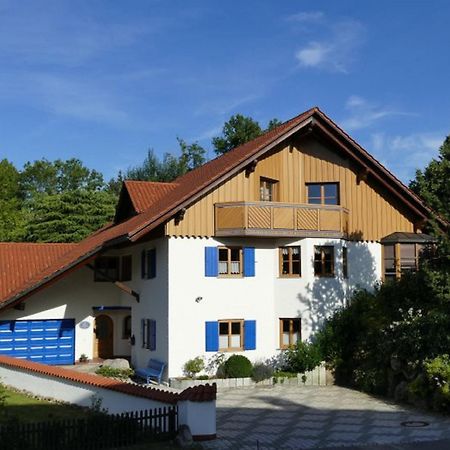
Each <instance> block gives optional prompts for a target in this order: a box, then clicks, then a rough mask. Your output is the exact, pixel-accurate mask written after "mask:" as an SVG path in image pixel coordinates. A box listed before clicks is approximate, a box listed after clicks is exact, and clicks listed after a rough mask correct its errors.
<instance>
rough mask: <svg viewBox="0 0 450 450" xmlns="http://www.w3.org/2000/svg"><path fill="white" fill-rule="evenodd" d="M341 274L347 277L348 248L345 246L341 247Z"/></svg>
mask: <svg viewBox="0 0 450 450" xmlns="http://www.w3.org/2000/svg"><path fill="white" fill-rule="evenodd" d="M342 275H343V276H344V278H348V250H347V247H342Z"/></svg>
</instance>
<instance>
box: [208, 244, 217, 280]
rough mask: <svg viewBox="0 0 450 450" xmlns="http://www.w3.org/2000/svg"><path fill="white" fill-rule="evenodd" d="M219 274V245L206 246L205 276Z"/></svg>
mask: <svg viewBox="0 0 450 450" xmlns="http://www.w3.org/2000/svg"><path fill="white" fill-rule="evenodd" d="M218 275H219V254H218V250H217V247H205V277H217V276H218Z"/></svg>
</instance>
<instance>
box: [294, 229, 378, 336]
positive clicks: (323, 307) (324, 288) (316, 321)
mask: <svg viewBox="0 0 450 450" xmlns="http://www.w3.org/2000/svg"><path fill="white" fill-rule="evenodd" d="M361 235H362V234H361V233H360V232H357V233H352V235H350V236H349V238H348V241H347V242H346V243H345V244H344V246H346V247H347V259H348V265H347V273H348V278H345V277H344V273H343V250H342V247H343V246H337V245H336V243H335V241H329V242H326V243H324V244H322V245H330V246H334V276H333V277H324V276H315V277H314V281H313V282H312V283H308V284H307V285H306V288H305V290H306V293H305V294H303V293H299V294H298V295H297V298H298V300H299V302H300V304H301V305H302V307H301V308H300V309H299V310H298V312H297V313H298V317H302V319H304V320H307V323H309V325H310V326H311V334H314V333H316V332H317V331H318V330H319V329H320V328H321V327H322V326H323V324H324V322H325V320H326V319H327V318H328V317H330V316H331V315H332V314H333V312H334V311H336V310H337V309H339V308H342V307H344V306H346V305H347V304H348V302H349V301H350V300H351V297H352V296H353V294H354V292H355V291H357V290H360V289H366V290H372V289H373V288H374V286H375V285H376V284H377V283H378V282H379V279H378V277H377V272H376V261H375V259H374V257H373V255H372V253H371V252H370V249H369V247H368V243H367V242H364V241H361V240H360V239H361ZM309 264H310V265H311V266H312V267H314V255H313V257H312V258H311V261H310V262H309ZM307 316H309V317H307Z"/></svg>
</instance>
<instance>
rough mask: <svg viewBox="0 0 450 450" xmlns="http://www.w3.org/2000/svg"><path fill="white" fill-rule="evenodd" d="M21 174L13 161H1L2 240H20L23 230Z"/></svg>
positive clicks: (0, 216) (0, 214) (0, 220)
mask: <svg viewBox="0 0 450 450" xmlns="http://www.w3.org/2000/svg"><path fill="white" fill-rule="evenodd" d="M19 176H20V175H19V171H18V170H17V169H16V168H15V167H14V165H13V164H12V163H11V162H9V161H8V160H7V159H3V160H1V161H0V186H1V190H0V241H14V240H20V236H21V232H22V231H23V222H24V216H23V214H22V211H21V207H22V198H21V195H20V184H19Z"/></svg>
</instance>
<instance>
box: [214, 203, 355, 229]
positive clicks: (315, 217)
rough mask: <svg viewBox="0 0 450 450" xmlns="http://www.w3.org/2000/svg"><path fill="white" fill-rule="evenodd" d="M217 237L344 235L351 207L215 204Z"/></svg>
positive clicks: (287, 204) (289, 204)
mask: <svg viewBox="0 0 450 450" xmlns="http://www.w3.org/2000/svg"><path fill="white" fill-rule="evenodd" d="M214 206H215V234H216V236H267V237H334V238H341V237H345V236H346V235H347V232H348V210H347V209H346V208H343V207H342V206H334V205H303V204H292V203H278V202H229V203H216V204H215V205H214Z"/></svg>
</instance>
